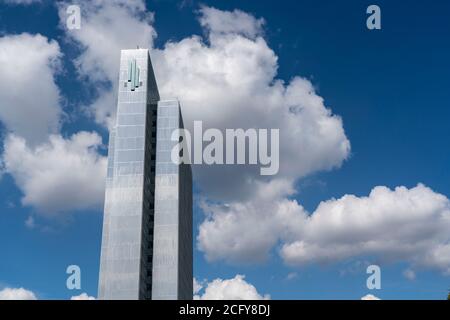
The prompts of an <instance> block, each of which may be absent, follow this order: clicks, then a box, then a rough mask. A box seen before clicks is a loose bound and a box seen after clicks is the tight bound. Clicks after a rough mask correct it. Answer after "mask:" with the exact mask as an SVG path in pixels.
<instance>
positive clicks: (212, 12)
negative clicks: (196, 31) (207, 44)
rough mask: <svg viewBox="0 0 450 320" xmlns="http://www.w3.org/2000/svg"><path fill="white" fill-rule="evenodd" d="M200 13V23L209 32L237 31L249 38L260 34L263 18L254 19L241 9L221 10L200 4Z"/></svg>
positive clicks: (228, 32)
mask: <svg viewBox="0 0 450 320" xmlns="http://www.w3.org/2000/svg"><path fill="white" fill-rule="evenodd" d="M200 13H201V16H200V24H201V26H202V27H204V28H205V29H206V30H208V31H209V32H214V33H219V34H221V33H222V34H230V33H237V34H242V35H244V36H246V37H249V38H255V37H256V36H258V35H261V34H262V27H263V25H264V19H255V17H253V16H252V15H250V14H248V13H246V12H243V11H241V10H237V9H235V10H234V11H222V10H218V9H216V8H212V7H206V6H202V7H201V8H200Z"/></svg>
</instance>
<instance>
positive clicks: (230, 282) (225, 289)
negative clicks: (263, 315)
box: [194, 274, 270, 300]
mask: <svg viewBox="0 0 450 320" xmlns="http://www.w3.org/2000/svg"><path fill="white" fill-rule="evenodd" d="M194 299H195V300H268V299H270V295H268V294H265V295H261V294H259V293H258V291H257V290H256V288H255V287H254V286H253V285H252V284H250V283H248V282H247V281H245V276H243V275H239V274H238V275H236V276H235V277H234V278H232V279H226V280H222V279H220V278H218V279H215V280H213V281H212V282H209V283H208V284H207V285H206V288H205V290H204V293H203V294H202V295H196V296H194Z"/></svg>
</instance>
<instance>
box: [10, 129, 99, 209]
mask: <svg viewBox="0 0 450 320" xmlns="http://www.w3.org/2000/svg"><path fill="white" fill-rule="evenodd" d="M101 146H102V141H101V137H100V136H99V135H98V134H96V133H89V132H79V133H77V134H74V135H73V136H72V137H70V138H69V139H64V138H63V137H61V136H60V135H51V136H50V138H49V142H47V143H43V144H40V145H38V146H36V147H34V148H32V147H29V146H28V145H27V144H26V142H25V140H24V139H23V138H20V137H17V136H14V135H9V136H8V137H7V139H6V142H5V151H4V156H3V158H4V162H5V168H6V170H7V171H8V172H9V173H10V174H11V175H12V176H13V177H14V179H15V181H16V183H17V185H18V186H19V187H20V189H21V190H22V191H23V193H24V197H23V198H22V203H23V204H24V205H30V206H33V207H35V208H37V209H38V211H39V212H40V213H42V214H44V215H46V216H52V215H55V214H57V213H60V212H62V211H70V210H80V209H86V208H93V207H99V206H100V205H101V204H102V199H103V195H104V183H105V176H106V158H105V157H103V156H101V155H99V154H98V152H97V150H98V148H99V147H101Z"/></svg>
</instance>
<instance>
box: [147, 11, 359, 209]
mask: <svg viewBox="0 0 450 320" xmlns="http://www.w3.org/2000/svg"><path fill="white" fill-rule="evenodd" d="M200 12H201V16H200V22H201V23H202V25H203V26H204V27H205V28H206V32H207V39H206V40H207V41H204V40H203V39H202V38H201V37H198V36H192V37H189V38H185V39H183V40H181V41H179V42H169V43H167V44H166V45H165V47H164V49H162V50H158V49H155V50H154V51H153V52H152V53H153V61H154V62H155V71H156V76H157V80H158V85H159V89H160V93H161V96H162V97H178V98H179V99H180V101H181V105H182V109H183V116H184V118H185V122H184V123H185V126H186V127H188V128H189V129H191V126H192V122H193V121H194V120H202V121H203V125H204V127H210V128H218V129H220V130H222V131H223V130H224V129H226V128H244V129H248V128H275V129H280V172H279V176H278V177H284V178H287V177H292V178H293V179H298V178H301V177H303V176H305V175H308V174H310V173H312V172H315V171H319V170H330V169H332V168H335V167H338V166H340V165H341V163H342V161H343V160H345V159H346V158H347V156H348V154H349V150H350V143H349V141H348V139H347V137H346V135H345V132H344V129H343V124H342V121H341V119H340V118H339V117H338V116H335V115H333V114H332V112H331V111H330V109H328V108H327V107H326V106H325V104H324V100H323V98H322V97H320V96H319V95H318V94H317V93H316V91H315V89H314V87H313V85H312V84H311V82H310V81H308V80H307V79H304V78H301V77H293V79H292V80H291V81H290V82H289V83H285V82H284V81H282V80H280V79H277V78H276V75H277V67H278V64H277V56H276V54H275V53H274V52H273V50H272V49H270V48H269V46H268V44H267V42H266V41H265V39H264V38H263V37H261V36H260V35H259V29H260V27H261V20H258V19H256V18H254V17H253V16H251V15H248V14H243V13H240V12H238V11H234V12H226V11H219V10H216V9H213V8H206V7H203V8H202V9H201V11H200ZM236 15H238V16H239V19H238V20H239V21H240V22H241V23H240V25H241V26H242V28H240V27H236V24H235V21H234V20H233V18H234V17H235V16H236ZM243 21H245V23H244V22H243ZM232 26H234V27H232ZM249 26H253V27H249ZM249 30H253V31H252V32H250V31H249ZM249 35H250V36H249ZM194 174H195V179H196V181H197V182H198V184H199V186H200V188H201V189H202V191H203V192H204V193H205V194H207V195H208V196H209V197H212V198H215V199H216V200H222V201H228V200H232V199H237V198H241V199H244V198H245V197H249V196H251V194H252V193H253V191H254V189H255V188H254V183H255V181H263V180H262V177H261V176H260V175H259V170H258V168H257V167H256V166H217V165H216V166H207V165H204V166H194ZM217 181H220V183H217ZM264 181H267V180H264Z"/></svg>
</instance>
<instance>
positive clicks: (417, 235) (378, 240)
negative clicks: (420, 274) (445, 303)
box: [281, 184, 450, 273]
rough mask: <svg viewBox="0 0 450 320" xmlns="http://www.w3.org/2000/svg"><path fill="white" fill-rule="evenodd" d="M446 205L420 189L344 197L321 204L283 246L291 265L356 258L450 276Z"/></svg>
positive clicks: (448, 208)
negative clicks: (374, 258) (425, 268)
mask: <svg viewBox="0 0 450 320" xmlns="http://www.w3.org/2000/svg"><path fill="white" fill-rule="evenodd" d="M448 230H450V202H449V200H448V199H447V198H446V197H445V196H443V195H441V194H438V193H435V192H433V191H432V190H431V189H429V188H427V187H425V186H424V185H421V184H419V185H417V186H416V187H414V188H411V189H407V188H405V187H397V188H395V189H394V190H390V189H388V188H386V187H375V188H374V189H373V190H372V191H371V193H370V194H369V196H368V197H356V196H353V195H346V196H344V197H342V198H340V199H337V200H335V199H332V200H329V201H325V202H322V203H320V204H319V206H318V208H317V209H316V210H315V212H314V213H313V214H312V215H311V217H310V218H308V220H307V222H306V225H305V228H304V230H303V232H302V234H301V235H300V237H299V238H298V239H297V240H295V241H292V242H290V243H286V244H284V245H283V246H282V249H281V255H282V257H283V259H284V260H285V261H286V262H287V263H288V264H291V265H302V264H307V263H312V262H315V263H317V262H320V263H328V262H334V261H337V260H341V259H344V258H350V257H354V256H359V255H365V254H366V255H367V254H368V255H377V256H378V257H379V259H382V260H384V261H399V260H401V259H405V260H408V261H410V262H411V263H412V264H417V265H427V266H430V267H436V268H439V269H441V270H442V271H443V272H445V273H448V272H449V271H450V263H446V261H448V262H450V261H449V260H448V259H450V255H449V254H442V255H439V254H437V252H442V253H444V252H445V250H447V249H446V248H450V234H449V233H448Z"/></svg>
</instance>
